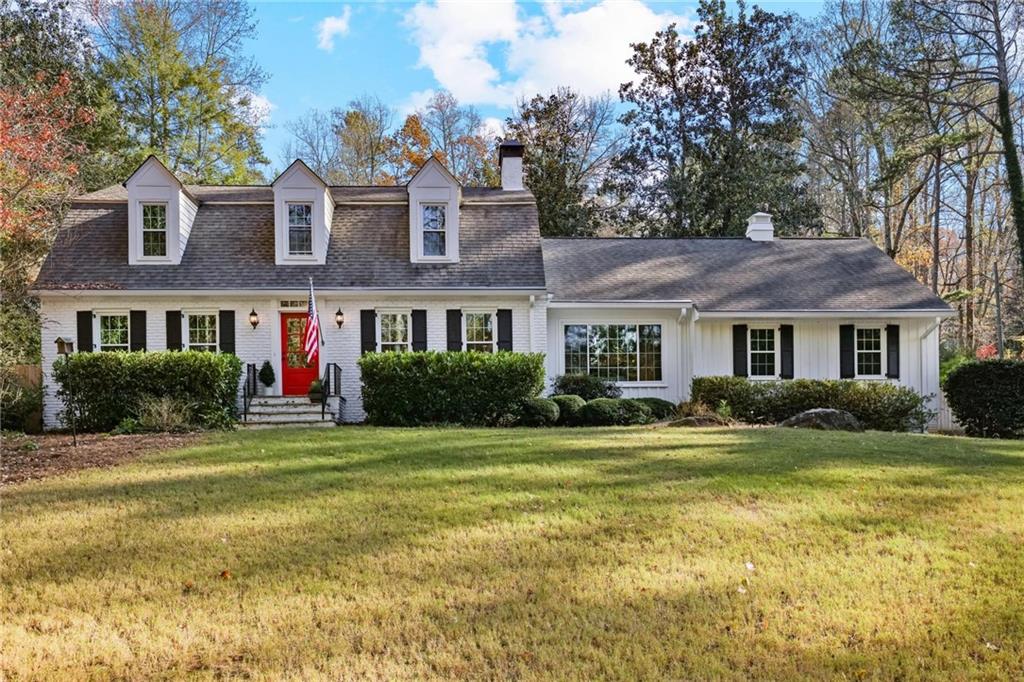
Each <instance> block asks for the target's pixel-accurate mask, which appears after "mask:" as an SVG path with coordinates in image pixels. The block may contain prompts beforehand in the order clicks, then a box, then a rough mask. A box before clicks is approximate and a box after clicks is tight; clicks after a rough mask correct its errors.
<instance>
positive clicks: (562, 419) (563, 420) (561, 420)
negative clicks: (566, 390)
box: [551, 395, 587, 426]
mask: <svg viewBox="0 0 1024 682" xmlns="http://www.w3.org/2000/svg"><path fill="white" fill-rule="evenodd" d="M551 399H552V400H554V401H555V404H556V405H558V424H559V425H560V426H576V424H578V423H579V418H580V410H582V409H583V406H584V405H586V404H587V401H586V400H584V399H583V398H581V397H579V396H578V395H555V396H551Z"/></svg>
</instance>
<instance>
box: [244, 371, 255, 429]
mask: <svg viewBox="0 0 1024 682" xmlns="http://www.w3.org/2000/svg"><path fill="white" fill-rule="evenodd" d="M257 381H258V379H257V377H256V364H255V363H252V362H250V363H248V364H247V365H246V366H245V384H244V385H243V386H242V421H249V405H251V404H252V399H253V398H254V397H255V396H256V382H257Z"/></svg>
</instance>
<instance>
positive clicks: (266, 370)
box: [259, 360, 277, 388]
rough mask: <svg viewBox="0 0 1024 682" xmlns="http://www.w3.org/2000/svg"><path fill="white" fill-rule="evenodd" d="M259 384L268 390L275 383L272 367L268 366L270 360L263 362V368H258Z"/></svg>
mask: <svg viewBox="0 0 1024 682" xmlns="http://www.w3.org/2000/svg"><path fill="white" fill-rule="evenodd" d="M259 379H260V383H261V384H263V385H264V386H266V387H267V388H270V387H271V386H273V385H274V382H275V381H277V377H276V376H274V367H273V366H272V365H271V364H270V360H264V361H263V366H262V367H260V373H259Z"/></svg>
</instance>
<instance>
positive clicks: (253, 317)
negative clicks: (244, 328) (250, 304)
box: [249, 308, 260, 329]
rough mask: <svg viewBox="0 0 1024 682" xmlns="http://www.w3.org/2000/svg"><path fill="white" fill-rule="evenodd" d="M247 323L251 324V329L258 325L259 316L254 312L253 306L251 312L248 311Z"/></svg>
mask: <svg viewBox="0 0 1024 682" xmlns="http://www.w3.org/2000/svg"><path fill="white" fill-rule="evenodd" d="M249 324H251V325H252V328H253V329H255V328H256V327H258V326H260V316H259V315H258V314H257V313H256V309H255V308H253V309H252V312H250V313H249Z"/></svg>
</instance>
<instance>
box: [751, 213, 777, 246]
mask: <svg viewBox="0 0 1024 682" xmlns="http://www.w3.org/2000/svg"><path fill="white" fill-rule="evenodd" d="M747 239H749V240H750V241H752V242H770V241H773V240H774V239H775V226H774V225H772V214H771V213H755V214H754V215H752V216H750V217H749V218H747Z"/></svg>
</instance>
